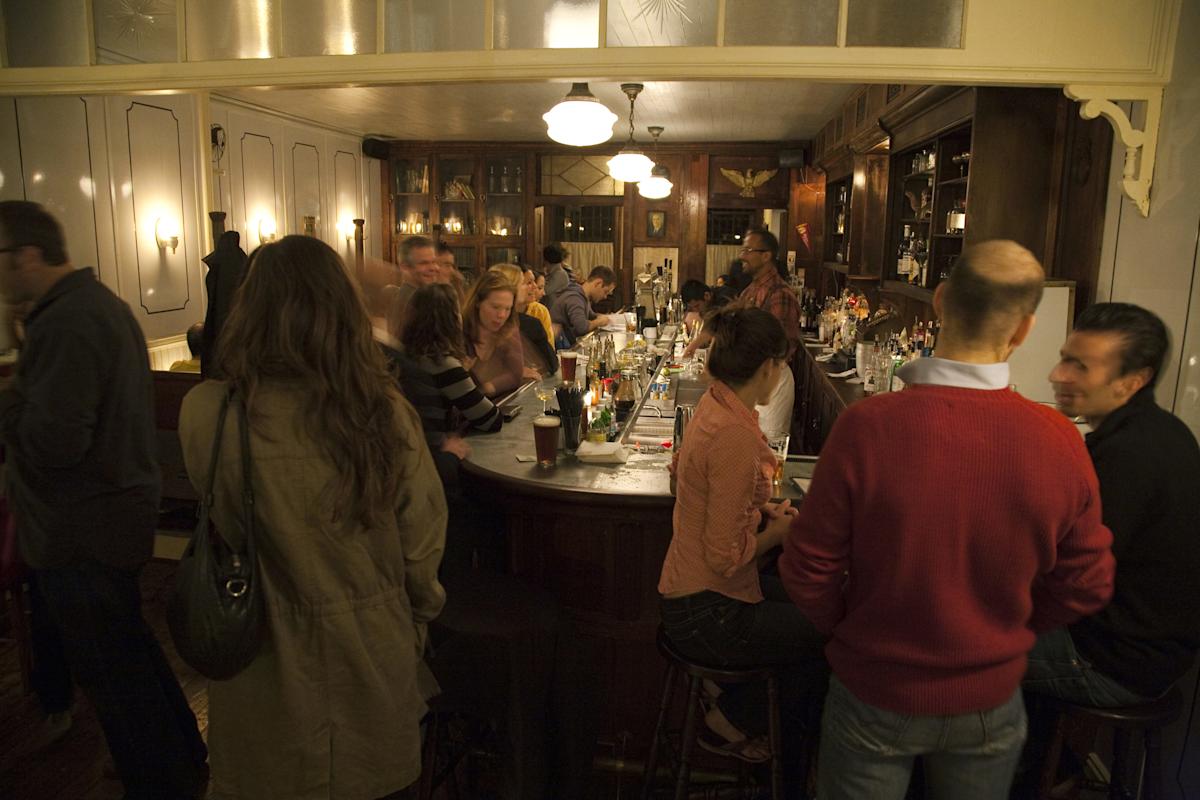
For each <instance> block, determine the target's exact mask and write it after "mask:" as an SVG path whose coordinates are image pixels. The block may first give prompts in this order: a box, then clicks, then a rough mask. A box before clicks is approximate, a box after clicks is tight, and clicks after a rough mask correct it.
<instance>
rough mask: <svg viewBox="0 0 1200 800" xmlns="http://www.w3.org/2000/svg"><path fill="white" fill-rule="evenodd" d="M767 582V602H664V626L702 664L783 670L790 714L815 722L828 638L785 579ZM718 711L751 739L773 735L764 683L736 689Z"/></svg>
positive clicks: (721, 598) (713, 598)
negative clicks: (806, 613) (794, 600)
mask: <svg viewBox="0 0 1200 800" xmlns="http://www.w3.org/2000/svg"><path fill="white" fill-rule="evenodd" d="M760 584H761V586H762V592H763V598H764V599H763V600H762V602H760V603H746V602H743V601H741V600H734V599H733V598H731V597H726V596H725V595H723V594H718V593H716V592H708V591H705V592H697V593H696V594H693V595H688V596H687V597H680V598H676V599H669V598H663V600H662V620H663V627H664V628H665V629H666V631H667V635H668V636H670V637H671V641H672V642H673V643H674V645H675V646H676V647H677V648H679V651H680V652H681V653H683V654H684V655H685V656H687V657H688V658H691V659H694V660H696V661H698V662H700V663H701V664H707V665H709V666H713V667H734V668H736V667H761V666H768V665H779V666H781V667H782V668H781V669H780V670H779V671H778V674H779V690H780V695H781V701H782V705H783V708H782V709H781V710H782V712H783V716H784V717H785V718H787V717H791V718H793V719H799V718H808V717H809V716H811V711H812V710H813V706H814V705H815V706H819V703H820V700H821V698H823V697H824V696H825V691H826V688H827V686H828V681H829V667H828V665H827V664H826V662H825V656H824V654H823V651H824V647H825V639H824V637H823V636H821V634H820V633H818V632H817V630H816V628H814V627H813V626H812V623H811V622H809V621H808V620H807V619H805V618H804V615H803V614H801V613H800V609H798V608H796V606H795V605H794V604H793V603H792V601H791V599H790V598H789V597H788V596H787V592H786V591H785V590H784V588H783V583H782V582H781V581H780V580H779V578H776V577H774V576H770V575H762V576H760ZM717 706H718V708H720V709H721V713H723V714H724V715H725V717H726V719H728V720H729V721H730V722H732V723H733V724H734V725H735V726H736V727H737V728H738V729H739V730H741V731H742V732H743V733H745V734H747V735H748V736H760V735H762V734H765V733H766V732H767V710H766V709H767V693H766V687H765V686H764V685H763V684H761V683H745V684H733V685H731V686H729V687H728V689H726V690H725V691H724V692H723V693H722V694H721V696H720V697H719V698H718V699H717Z"/></svg>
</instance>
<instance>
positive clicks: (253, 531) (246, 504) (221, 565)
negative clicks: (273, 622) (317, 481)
mask: <svg viewBox="0 0 1200 800" xmlns="http://www.w3.org/2000/svg"><path fill="white" fill-rule="evenodd" d="M230 405H233V406H234V407H235V409H236V412H237V418H238V429H239V432H240V438H241V449H242V527H243V528H244V529H245V532H246V542H245V545H244V546H243V548H242V550H241V551H238V550H235V549H234V548H232V547H230V545H229V543H228V542H226V541H225V540H224V539H223V538H221V536H220V534H219V533H218V532H217V531H216V529H215V527H214V526H213V525H212V524H211V523H210V521H209V513H210V511H211V510H212V505H213V487H214V485H215V482H216V477H217V458H218V456H219V455H220V452H221V436H222V433H223V432H224V430H225V417H226V416H227V415H228V412H229V406H230ZM257 529H258V522H257V519H256V517H255V515H254V493H253V491H252V489H251V484H250V435H249V432H248V431H247V429H246V410H245V406H244V405H243V403H242V401H241V399H240V398H238V397H237V396H236V395H235V394H234V393H233V392H232V390H231V391H230V393H229V394H228V395H226V396H225V400H224V402H222V403H221V411H220V415H219V416H218V418H217V433H216V437H215V438H214V439H213V447H212V460H211V461H210V462H209V467H208V483H207V484H206V486H205V493H204V496H203V497H202V498H201V499H200V519H199V521H198V522H197V523H196V533H195V535H194V536H192V540H191V542H189V543H188V546H187V549H186V550H185V551H184V553H183V558H181V559H180V561H179V571H178V572H177V573H176V575H175V589H174V592H173V593H172V595H171V599H170V601H169V602H168V604H167V624H168V626H169V627H170V629H171V638H172V639H173V640H174V641H175V647H176V649H177V650H178V651H179V655H180V656H181V657H182V658H183V660H184V661H185V662H187V664H188V665H189V666H191V667H192V668H193V669H195V670H196V671H197V672H199V673H200V674H201V675H203V676H205V677H206V678H211V679H212V680H218V681H222V680H228V679H230V678H232V677H234V676H235V675H237V674H238V673H239V672H241V671H242V670H244V669H245V668H246V667H248V666H249V665H250V662H252V661H253V660H254V657H255V656H256V655H257V654H258V651H259V648H260V647H261V646H262V638H263V626H264V624H265V617H266V610H265V607H264V604H263V598H262V589H261V587H260V586H259V572H258V559H257V557H256V555H255V550H254V540H255V537H256V535H257Z"/></svg>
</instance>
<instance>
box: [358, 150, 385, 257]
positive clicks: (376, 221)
mask: <svg viewBox="0 0 1200 800" xmlns="http://www.w3.org/2000/svg"><path fill="white" fill-rule="evenodd" d="M362 164H363V167H364V170H363V171H364V172H365V173H366V180H365V181H364V182H363V205H362V209H363V219H365V220H366V221H367V224H366V225H365V226H364V228H365V230H364V235H365V236H366V237H367V240H366V242H365V246H366V250H367V255H368V256H370V257H371V258H383V236H382V235H381V233H380V231H379V230H378V227H379V225H380V223H381V221H382V220H383V207H382V203H383V162H382V161H380V160H379V159H377V158H365V157H363V158H362Z"/></svg>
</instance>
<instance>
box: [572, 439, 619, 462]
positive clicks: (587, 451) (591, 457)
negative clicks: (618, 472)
mask: <svg viewBox="0 0 1200 800" xmlns="http://www.w3.org/2000/svg"><path fill="white" fill-rule="evenodd" d="M575 457H576V458H578V459H579V460H580V461H582V462H584V463H586V464H624V463H625V461H626V460H627V459H628V458H629V451H628V450H626V449H625V448H624V447H622V446H621V443H620V442H580V443H579V448H578V449H577V450H576V451H575Z"/></svg>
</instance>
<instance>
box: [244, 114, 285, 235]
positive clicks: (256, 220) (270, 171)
mask: <svg viewBox="0 0 1200 800" xmlns="http://www.w3.org/2000/svg"><path fill="white" fill-rule="evenodd" d="M279 143H280V142H279V137H278V135H274V136H272V134H270V133H256V132H254V131H242V132H241V133H240V134H239V135H238V137H237V139H236V141H235V143H234V147H236V148H237V152H236V153H235V158H237V157H240V160H241V171H240V172H241V181H240V182H241V192H240V195H241V207H242V212H243V213H242V214H241V218H240V219H239V220H237V221H238V222H240V223H241V224H242V225H244V226H245V228H244V230H245V234H244V235H245V236H246V239H247V241H246V249H247V250H249V249H251V248H254V247H258V246H259V245H260V244H262V243H263V242H264V241H268V240H269V238H270V234H271V233H274V234H275V235H276V236H283V235H284V234H285V233H286V232H287V226H286V224H285V223H284V221H283V219H282V217H283V215H282V214H280V209H279V206H280V203H279V199H281V197H282V192H281V191H280V189H281V188H282V187H281V186H280V185H279V183H280V181H279V177H280V176H279V170H277V169H276V167H275V161H276V157H277V156H279V155H281V153H279V151H278V145H279ZM235 191H236V186H235ZM235 205H236V201H235Z"/></svg>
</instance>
